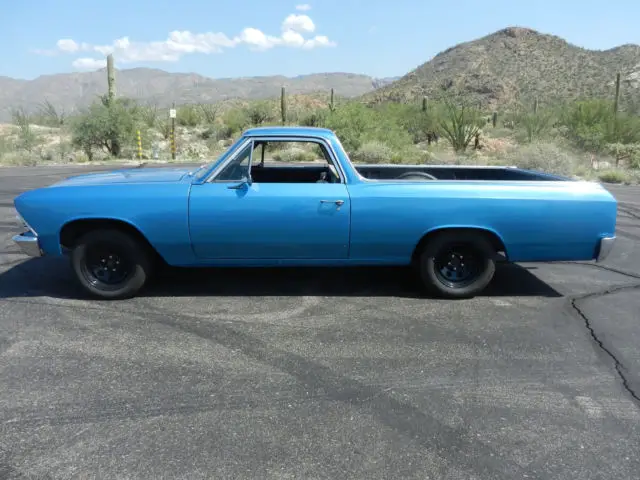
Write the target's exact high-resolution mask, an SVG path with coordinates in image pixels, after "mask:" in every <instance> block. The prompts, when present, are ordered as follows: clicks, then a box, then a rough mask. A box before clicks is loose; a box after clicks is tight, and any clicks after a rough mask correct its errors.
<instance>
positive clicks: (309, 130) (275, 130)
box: [243, 125, 335, 138]
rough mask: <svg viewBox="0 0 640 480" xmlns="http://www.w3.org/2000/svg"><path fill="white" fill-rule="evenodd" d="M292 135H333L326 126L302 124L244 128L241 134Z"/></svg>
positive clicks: (327, 136)
mask: <svg viewBox="0 0 640 480" xmlns="http://www.w3.org/2000/svg"><path fill="white" fill-rule="evenodd" d="M263 135H264V136H292V137H297V136H300V137H309V136H311V137H322V138H329V137H332V136H334V135H335V134H334V133H333V131H332V130H329V129H328V128H320V127H302V126H288V127H284V126H277V125H276V126H270V127H254V128H249V129H248V130H245V131H244V133H243V136H245V137H259V136H263Z"/></svg>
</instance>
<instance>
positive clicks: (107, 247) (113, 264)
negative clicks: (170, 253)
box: [71, 229, 152, 300]
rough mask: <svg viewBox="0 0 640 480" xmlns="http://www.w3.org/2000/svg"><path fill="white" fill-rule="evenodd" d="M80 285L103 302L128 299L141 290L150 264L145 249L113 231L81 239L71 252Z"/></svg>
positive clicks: (86, 235) (99, 231)
mask: <svg viewBox="0 0 640 480" xmlns="http://www.w3.org/2000/svg"><path fill="white" fill-rule="evenodd" d="M71 266H72V268H73V271H74V273H75V275H76V278H77V279H78V281H79V282H80V285H82V287H83V288H84V289H85V290H86V291H88V292H89V293H90V294H91V295H92V296H94V297H98V298H102V299H105V300H116V299H124V298H130V297H133V296H135V295H136V293H138V291H139V290H140V289H141V288H142V287H143V286H144V284H145V283H146V281H147V278H148V277H149V275H150V273H151V267H152V261H151V257H150V255H149V253H148V252H147V250H146V248H145V247H144V246H143V245H141V244H140V242H139V241H138V240H137V239H135V238H134V237H133V236H131V235H129V234H128V233H125V232H122V231H120V230H114V229H104V230H93V231H90V232H88V233H86V234H85V235H83V236H82V237H81V238H80V239H79V241H78V242H77V243H76V245H75V247H74V248H73V250H72V252H71Z"/></svg>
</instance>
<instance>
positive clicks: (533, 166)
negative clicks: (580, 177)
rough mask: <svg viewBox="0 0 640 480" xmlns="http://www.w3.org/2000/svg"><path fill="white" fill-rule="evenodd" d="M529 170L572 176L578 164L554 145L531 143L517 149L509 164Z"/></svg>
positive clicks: (568, 154)
mask: <svg viewBox="0 0 640 480" xmlns="http://www.w3.org/2000/svg"><path fill="white" fill-rule="evenodd" d="M509 162H510V163H511V164H515V165H516V166H518V167H520V168H525V169H527V170H538V171H542V172H547V173H555V174H558V175H571V174H572V173H573V170H574V168H575V167H576V165H577V164H578V162H577V161H576V159H575V158H574V157H573V156H572V155H571V154H570V153H568V152H566V151H564V150H561V149H560V148H558V146H557V145H554V144H552V143H531V144H529V145H524V146H522V147H520V148H519V149H517V150H516V151H515V152H514V154H513V157H512V158H510V159H509V160H508V161H507V163H509Z"/></svg>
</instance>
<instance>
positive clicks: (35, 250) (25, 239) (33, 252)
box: [12, 232, 43, 257]
mask: <svg viewBox="0 0 640 480" xmlns="http://www.w3.org/2000/svg"><path fill="white" fill-rule="evenodd" d="M12 240H13V241H14V242H15V243H16V244H17V245H18V246H19V247H20V250H21V251H22V253H24V254H25V255H29V256H30V257H41V256H42V255H43V252H42V249H41V248H40V243H39V242H38V237H37V236H35V235H34V234H33V233H32V232H25V233H22V234H20V235H16V236H14V237H13V239H12Z"/></svg>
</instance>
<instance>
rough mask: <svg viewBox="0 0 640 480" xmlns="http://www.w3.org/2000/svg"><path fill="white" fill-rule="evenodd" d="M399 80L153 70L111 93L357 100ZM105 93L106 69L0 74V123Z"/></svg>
mask: <svg viewBox="0 0 640 480" xmlns="http://www.w3.org/2000/svg"><path fill="white" fill-rule="evenodd" d="M397 78H399V77H391V78H376V77H372V76H368V75H364V74H357V73H349V72H326V73H312V74H304V75H296V76H292V77H287V76H285V75H261V76H253V77H224V78H211V77H207V76H204V75H201V74H198V73H195V72H186V73H182V72H168V71H166V70H162V69H159V68H148V67H135V68H130V69H122V70H120V69H116V93H117V94H118V95H122V96H126V97H131V98H134V99H136V100H138V101H141V102H143V103H152V104H155V105H157V106H158V107H168V106H169V105H171V104H172V103H173V102H176V103H177V104H184V103H212V102H217V101H221V100H227V99H232V98H245V99H259V98H267V97H272V96H276V95H279V94H280V88H281V87H282V86H285V87H286V88H287V93H290V94H310V93H315V92H319V91H325V92H328V91H329V90H330V89H331V88H334V89H335V92H336V94H337V95H339V96H343V97H357V96H360V95H362V94H364V93H367V92H369V91H373V90H374V89H376V88H378V87H380V86H382V85H385V84H387V83H389V82H390V81H393V80H395V79H397ZM106 90H107V74H106V68H101V69H98V70H95V71H91V72H70V73H59V74H46V75H40V76H38V77H36V78H34V79H31V80H26V79H16V78H11V77H3V76H0V121H8V120H9V119H10V118H11V110H12V109H14V108H24V109H25V110H26V111H28V112H34V111H36V110H37V108H38V107H39V106H40V105H42V103H43V102H45V101H49V102H51V104H52V105H53V106H54V107H55V108H57V109H60V110H63V111H65V112H73V111H76V110H77V109H79V108H82V107H86V106H88V105H89V104H90V103H91V102H93V101H94V100H96V98H97V96H98V95H102V94H104V93H105V92H106Z"/></svg>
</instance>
